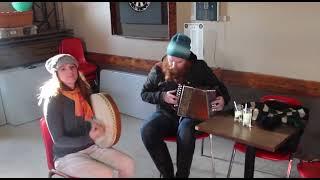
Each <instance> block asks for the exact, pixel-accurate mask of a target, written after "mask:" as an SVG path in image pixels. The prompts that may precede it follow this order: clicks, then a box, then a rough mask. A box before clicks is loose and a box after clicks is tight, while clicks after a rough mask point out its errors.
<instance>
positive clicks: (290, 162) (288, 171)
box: [287, 157, 293, 178]
mask: <svg viewBox="0 0 320 180" xmlns="http://www.w3.org/2000/svg"><path fill="white" fill-rule="evenodd" d="M292 162H293V159H292V158H291V157H290V159H289V164H288V170H287V178H290V174H291V167H292Z"/></svg>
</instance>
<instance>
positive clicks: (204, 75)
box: [141, 59, 230, 115]
mask: <svg viewBox="0 0 320 180" xmlns="http://www.w3.org/2000/svg"><path fill="white" fill-rule="evenodd" d="M186 82H187V84H188V85H189V86H193V87H203V86H206V87H209V89H215V90H216V91H217V94H218V95H221V96H223V98H224V101H225V105H226V104H227V103H228V102H229V101H230V96H229V93H228V90H227V88H226V87H225V86H224V84H223V83H222V82H221V81H219V80H218V78H217V77H216V76H215V75H214V73H213V72H212V70H211V68H210V67H209V66H208V65H207V63H206V62H205V61H203V60H196V59H195V60H192V66H191V69H190V71H189V72H188V73H187V77H186ZM177 87H178V85H177V84H176V83H174V82H168V81H165V79H164V74H163V72H162V70H161V67H160V66H159V65H158V64H156V65H154V66H153V67H152V69H151V71H150V72H149V74H148V77H147V81H146V82H145V83H144V85H143V88H142V91H141V98H142V100H143V101H145V102H148V103H151V104H157V110H158V111H165V112H169V114H172V115H174V114H176V112H175V111H174V110H173V108H172V105H170V104H167V103H166V102H164V100H163V95H162V94H164V93H165V92H166V91H169V90H175V89H177Z"/></svg>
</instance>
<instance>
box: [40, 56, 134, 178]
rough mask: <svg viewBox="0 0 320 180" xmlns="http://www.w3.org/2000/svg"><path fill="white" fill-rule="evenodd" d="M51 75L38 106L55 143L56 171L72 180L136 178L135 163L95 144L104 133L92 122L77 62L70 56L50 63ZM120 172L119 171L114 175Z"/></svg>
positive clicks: (88, 89) (87, 96) (87, 88)
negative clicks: (41, 106) (41, 105)
mask: <svg viewBox="0 0 320 180" xmlns="http://www.w3.org/2000/svg"><path fill="white" fill-rule="evenodd" d="M45 66H46V69H47V70H48V71H49V72H50V73H51V74H52V78H51V79H50V80H48V81H47V82H46V83H45V84H44V85H43V86H42V87H41V88H40V90H41V93H40V96H39V104H41V103H42V101H43V102H44V107H43V111H44V116H45V119H46V121H47V124H48V128H49V131H50V134H51V136H52V139H53V153H54V162H55V168H56V169H57V170H59V171H61V172H64V173H66V174H68V175H70V176H73V177H113V176H114V173H115V172H117V171H118V175H119V177H133V175H134V161H133V159H132V158H131V157H130V156H128V155H126V154H124V153H122V152H120V151H117V150H115V149H113V148H100V147H99V146H97V145H96V144H95V143H94V142H95V140H96V139H97V138H99V137H101V136H102V135H103V134H104V132H105V131H108V129H105V128H104V127H103V126H102V125H99V124H97V123H95V122H94V121H92V118H93V111H92V109H91V107H90V104H89V103H88V102H90V101H89V96H90V87H89V85H88V83H86V81H85V80H84V78H83V76H82V75H81V74H80V73H79V71H78V62H77V61H76V59H75V58H74V57H73V56H71V55H69V54H58V55H56V56H54V57H52V58H50V59H48V60H47V62H46V64H45ZM115 170H117V171H115Z"/></svg>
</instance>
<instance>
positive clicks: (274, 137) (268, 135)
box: [195, 113, 298, 178]
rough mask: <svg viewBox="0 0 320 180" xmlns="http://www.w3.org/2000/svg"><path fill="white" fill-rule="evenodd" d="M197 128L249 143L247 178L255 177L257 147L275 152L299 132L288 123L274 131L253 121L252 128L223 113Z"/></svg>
mask: <svg viewBox="0 0 320 180" xmlns="http://www.w3.org/2000/svg"><path fill="white" fill-rule="evenodd" d="M195 129H196V130H198V131H202V132H206V133H208V134H210V135H216V136H221V137H224V138H227V139H231V140H234V141H236V142H239V143H242V144H245V145H247V150H246V155H245V169H244V177H245V178H253V174H254V162H255V151H256V148H258V149H262V150H266V151H271V152H275V151H276V150H277V149H278V148H279V147H281V145H283V144H284V143H285V142H286V141H287V140H288V139H289V138H290V137H291V136H292V135H294V134H295V133H297V132H298V130H297V129H295V128H293V127H290V126H287V125H281V126H279V127H277V128H275V129H274V130H273V131H268V130H264V129H262V128H259V127H258V126H257V125H255V123H253V127H251V128H249V127H244V126H242V124H240V123H238V122H234V120H233V116H232V115H228V114H221V113H220V114H217V115H215V116H214V117H213V118H211V119H209V120H207V121H204V122H202V123H200V124H198V125H196V126H195ZM211 143H212V142H211ZM211 147H212V146H211ZM211 152H212V149H211Z"/></svg>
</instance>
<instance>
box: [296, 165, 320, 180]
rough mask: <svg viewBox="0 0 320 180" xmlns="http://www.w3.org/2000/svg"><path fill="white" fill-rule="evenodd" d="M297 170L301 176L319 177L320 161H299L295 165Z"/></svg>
mask: <svg viewBox="0 0 320 180" xmlns="http://www.w3.org/2000/svg"><path fill="white" fill-rule="evenodd" d="M297 169H298V172H299V174H300V176H301V177H303V178H320V162H319V161H318V162H304V161H301V162H300V163H298V165H297Z"/></svg>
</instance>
